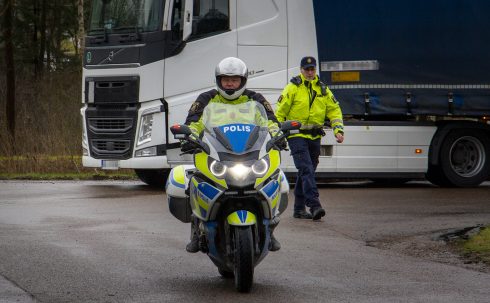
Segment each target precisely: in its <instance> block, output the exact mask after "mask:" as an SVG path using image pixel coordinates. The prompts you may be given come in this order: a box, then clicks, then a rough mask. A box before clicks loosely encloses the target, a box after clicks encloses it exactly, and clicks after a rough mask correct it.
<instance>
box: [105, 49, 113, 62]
mask: <svg viewBox="0 0 490 303" xmlns="http://www.w3.org/2000/svg"><path fill="white" fill-rule="evenodd" d="M112 59H114V51H111V52H110V53H109V56H108V57H107V60H109V62H111V61H112Z"/></svg>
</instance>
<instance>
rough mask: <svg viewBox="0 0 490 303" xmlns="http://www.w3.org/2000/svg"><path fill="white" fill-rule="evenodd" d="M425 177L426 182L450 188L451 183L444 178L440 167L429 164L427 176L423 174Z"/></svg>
mask: <svg viewBox="0 0 490 303" xmlns="http://www.w3.org/2000/svg"><path fill="white" fill-rule="evenodd" d="M425 177H426V178H427V180H428V181H429V182H430V183H432V184H435V185H437V186H440V187H450V186H451V183H450V182H449V180H448V179H447V178H446V176H444V173H443V171H442V168H441V166H440V165H432V164H429V169H428V170H427V174H425Z"/></svg>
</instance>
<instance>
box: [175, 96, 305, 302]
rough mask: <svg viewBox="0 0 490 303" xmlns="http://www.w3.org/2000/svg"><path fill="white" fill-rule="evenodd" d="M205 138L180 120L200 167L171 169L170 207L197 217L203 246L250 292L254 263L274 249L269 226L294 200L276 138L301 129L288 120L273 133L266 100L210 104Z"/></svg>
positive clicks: (184, 217) (180, 135) (183, 216)
mask: <svg viewBox="0 0 490 303" xmlns="http://www.w3.org/2000/svg"><path fill="white" fill-rule="evenodd" d="M202 121H203V124H204V131H203V135H202V137H201V138H198V137H196V136H195V135H193V134H192V132H191V129H190V128H189V127H188V126H186V125H174V126H172V127H171V131H172V133H173V134H174V137H175V138H176V139H181V140H184V141H187V142H191V143H192V146H194V147H195V148H194V150H193V151H191V153H193V157H194V166H192V165H181V166H177V167H175V168H173V169H172V171H171V172H170V176H169V179H168V182H167V185H166V192H167V199H168V205H169V209H170V212H171V213H172V214H173V216H175V217H176V218H177V219H179V220H180V221H182V222H185V223H189V222H191V220H195V221H194V224H196V226H197V228H198V235H199V249H200V251H202V252H203V253H206V254H207V255H208V256H209V258H210V259H211V261H212V262H213V263H214V264H215V265H216V266H217V267H218V271H219V273H220V274H221V275H222V276H224V277H226V278H232V277H234V281H235V287H236V289H237V290H238V291H240V292H248V291H249V290H250V288H251V287H252V284H253V274H254V268H255V266H257V265H258V264H259V263H260V262H261V261H262V260H263V259H264V257H265V256H266V255H267V253H268V251H269V244H270V240H271V238H270V235H271V230H270V229H271V225H272V224H277V223H278V222H274V220H277V219H278V218H279V217H278V215H279V214H280V213H282V212H283V211H284V210H285V209H286V207H287V204H288V200H287V199H288V192H289V184H288V181H287V180H286V177H285V175H284V172H282V170H280V169H279V165H280V162H281V159H280V150H279V149H280V148H279V147H278V146H277V143H278V142H280V140H282V139H284V138H285V137H286V136H287V135H289V134H290V133H291V131H293V130H296V131H297V130H298V129H299V128H300V126H301V124H300V123H299V122H296V121H287V122H284V123H283V124H282V125H281V131H282V133H280V135H277V136H274V137H271V135H270V134H269V129H268V127H267V125H268V120H267V115H266V111H265V109H264V107H263V106H262V104H260V103H258V102H255V101H248V102H245V103H241V104H229V103H226V104H225V103H209V104H208V105H207V106H206V108H205V110H204V112H203V115H202Z"/></svg>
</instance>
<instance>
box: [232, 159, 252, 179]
mask: <svg viewBox="0 0 490 303" xmlns="http://www.w3.org/2000/svg"><path fill="white" fill-rule="evenodd" d="M229 171H230V176H231V177H232V178H233V179H235V180H245V179H246V178H247V177H248V175H249V174H250V167H249V166H245V165H243V164H241V163H238V164H235V165H234V166H233V167H230V170H229Z"/></svg>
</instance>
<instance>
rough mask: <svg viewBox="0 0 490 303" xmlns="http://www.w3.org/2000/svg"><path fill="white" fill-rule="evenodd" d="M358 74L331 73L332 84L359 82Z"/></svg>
mask: <svg viewBox="0 0 490 303" xmlns="http://www.w3.org/2000/svg"><path fill="white" fill-rule="evenodd" d="M359 81H361V73H360V72H332V82H359Z"/></svg>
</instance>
